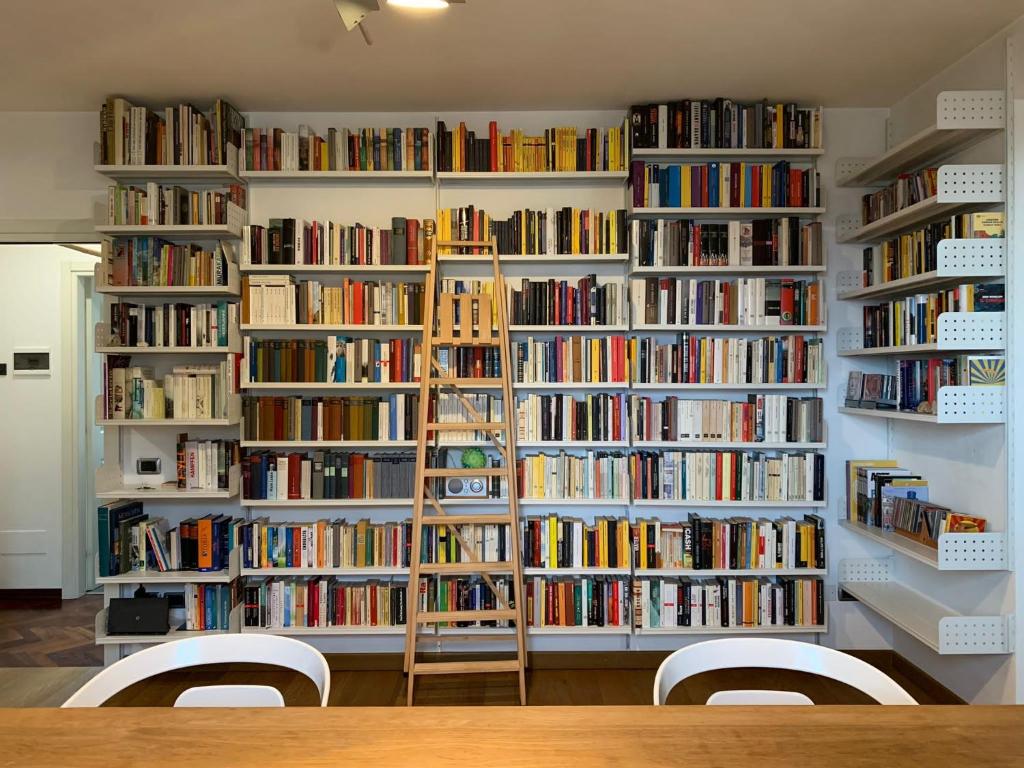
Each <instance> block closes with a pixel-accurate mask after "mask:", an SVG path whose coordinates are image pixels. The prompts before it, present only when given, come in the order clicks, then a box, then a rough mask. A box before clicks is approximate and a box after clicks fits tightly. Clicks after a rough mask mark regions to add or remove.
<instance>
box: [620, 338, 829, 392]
mask: <svg viewBox="0 0 1024 768" xmlns="http://www.w3.org/2000/svg"><path fill="white" fill-rule="evenodd" d="M629 363H630V381H632V382H634V383H635V384H798V383H800V384H824V383H825V355H824V345H823V342H822V340H821V339H820V338H807V337H805V336H801V335H791V336H764V337H762V338H756V339H746V338H737V339H731V338H730V339H726V338H715V337H711V336H699V335H696V334H692V333H681V334H679V335H678V337H677V340H676V341H674V342H669V343H663V342H661V341H658V340H657V339H656V338H653V337H648V338H632V339H630V345H629Z"/></svg>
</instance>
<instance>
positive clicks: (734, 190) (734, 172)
mask: <svg viewBox="0 0 1024 768" xmlns="http://www.w3.org/2000/svg"><path fill="white" fill-rule="evenodd" d="M740 166H741V163H730V164H729V205H730V206H732V207H733V208H739V207H740V206H742V205H743V201H742V200H741V199H740V176H741V174H742V173H743V171H742V169H741V168H740Z"/></svg>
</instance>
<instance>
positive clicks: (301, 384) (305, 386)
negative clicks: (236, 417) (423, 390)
mask: <svg viewBox="0 0 1024 768" xmlns="http://www.w3.org/2000/svg"><path fill="white" fill-rule="evenodd" d="M419 388H420V383H419V382H418V381H408V382H394V381H386V382H385V381H377V382H373V381H371V382H366V383H363V382H360V383H358V384H356V383H349V382H338V381H331V382H327V381H247V382H245V383H244V384H243V385H242V389H243V390H247V391H260V390H263V391H271V390H283V391H285V392H299V391H308V390H313V391H331V392H417V391H419Z"/></svg>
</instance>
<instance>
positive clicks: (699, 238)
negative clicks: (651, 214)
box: [629, 216, 825, 267]
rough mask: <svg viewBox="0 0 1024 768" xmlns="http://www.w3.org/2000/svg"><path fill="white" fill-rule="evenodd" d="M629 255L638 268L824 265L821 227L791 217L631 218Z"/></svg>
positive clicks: (815, 222) (818, 223)
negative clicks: (714, 219)
mask: <svg viewBox="0 0 1024 768" xmlns="http://www.w3.org/2000/svg"><path fill="white" fill-rule="evenodd" d="M629 237H630V249H629V250H630V253H632V254H633V257H634V259H635V261H636V264H637V266H640V267H723V266H753V267H792V266H819V265H822V264H824V262H825V251H824V248H823V246H822V242H821V222H819V221H812V222H806V223H801V221H800V219H798V218H796V217H794V216H786V217H782V218H778V219H754V220H752V221H750V220H743V221H741V220H734V221H727V222H721V223H713V222H707V221H704V222H701V221H694V220H692V219H634V220H633V221H631V222H630V223H629Z"/></svg>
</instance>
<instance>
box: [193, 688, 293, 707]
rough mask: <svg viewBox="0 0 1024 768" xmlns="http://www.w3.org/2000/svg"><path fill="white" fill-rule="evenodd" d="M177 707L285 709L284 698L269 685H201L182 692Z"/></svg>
mask: <svg viewBox="0 0 1024 768" xmlns="http://www.w3.org/2000/svg"><path fill="white" fill-rule="evenodd" d="M174 706H176V707H283V706H284V696H282V695H281V692H280V691H279V690H277V688H273V687H271V686H269V685H200V686H197V687H195V688H189V689H188V690H187V691H182V692H181V695H180V696H178V698H176V699H175V700H174Z"/></svg>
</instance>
